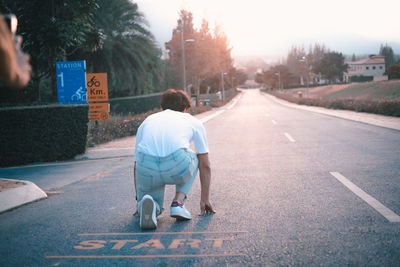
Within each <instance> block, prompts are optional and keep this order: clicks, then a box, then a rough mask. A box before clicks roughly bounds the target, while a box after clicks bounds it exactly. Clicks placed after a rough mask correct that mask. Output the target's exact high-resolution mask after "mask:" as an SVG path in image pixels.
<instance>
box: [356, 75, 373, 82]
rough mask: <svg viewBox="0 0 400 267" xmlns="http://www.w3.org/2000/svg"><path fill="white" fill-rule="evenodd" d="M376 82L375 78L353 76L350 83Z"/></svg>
mask: <svg viewBox="0 0 400 267" xmlns="http://www.w3.org/2000/svg"><path fill="white" fill-rule="evenodd" d="M373 80H374V76H362V75H361V76H351V77H350V82H352V83H353V82H371V81H373Z"/></svg>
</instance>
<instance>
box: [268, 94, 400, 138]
mask: <svg viewBox="0 0 400 267" xmlns="http://www.w3.org/2000/svg"><path fill="white" fill-rule="evenodd" d="M264 95H265V96H266V97H268V98H269V99H271V100H272V101H275V102H277V103H279V104H281V105H285V106H288V107H292V108H297V109H302V110H308V111H312V112H317V113H321V114H325V115H329V116H334V117H339V118H342V119H347V120H353V121H358V122H363V123H367V124H371V125H375V126H380V127H385V128H389V129H394V130H398V131H400V118H398V117H391V116H383V115H377V114H371V113H364V112H355V111H350V110H337V109H327V108H322V107H314V106H305V105H297V104H293V103H290V102H288V101H286V100H283V99H280V98H277V97H276V96H272V95H270V94H266V93H264Z"/></svg>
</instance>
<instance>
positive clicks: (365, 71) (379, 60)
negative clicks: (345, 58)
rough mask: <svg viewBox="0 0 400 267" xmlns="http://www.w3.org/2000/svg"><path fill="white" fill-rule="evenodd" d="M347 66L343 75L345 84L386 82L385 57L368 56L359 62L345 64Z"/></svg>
mask: <svg viewBox="0 0 400 267" xmlns="http://www.w3.org/2000/svg"><path fill="white" fill-rule="evenodd" d="M346 64H348V68H347V72H345V73H344V81H345V82H356V81H382V80H387V79H388V77H387V75H384V73H385V71H386V69H385V57H384V56H381V55H378V56H370V57H369V58H367V59H362V60H359V61H350V62H346Z"/></svg>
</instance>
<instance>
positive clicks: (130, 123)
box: [87, 90, 239, 147]
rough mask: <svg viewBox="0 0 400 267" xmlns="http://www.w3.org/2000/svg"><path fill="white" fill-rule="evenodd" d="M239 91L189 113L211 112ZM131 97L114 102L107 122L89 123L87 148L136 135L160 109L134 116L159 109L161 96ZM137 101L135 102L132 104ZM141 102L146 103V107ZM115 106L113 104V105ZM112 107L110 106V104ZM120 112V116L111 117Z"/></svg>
mask: <svg viewBox="0 0 400 267" xmlns="http://www.w3.org/2000/svg"><path fill="white" fill-rule="evenodd" d="M238 93H239V91H237V90H232V91H229V93H227V99H226V100H225V101H216V102H212V103H210V106H197V107H191V108H190V109H189V113H190V114H192V115H196V114H199V113H202V112H205V111H209V110H211V109H212V108H213V107H220V106H223V105H224V104H226V103H227V102H229V101H230V100H231V99H232V98H233V97H235V96H236V95H237V94H238ZM148 98H149V99H148V100H146V97H145V96H144V97H132V98H127V99H123V98H121V99H117V100H116V102H118V103H119V104H120V106H119V107H118V108H115V109H113V108H111V114H112V115H111V117H110V120H109V121H98V122H93V121H91V122H90V123H89V127H88V137H87V147H93V146H95V145H99V144H103V143H107V142H110V141H112V140H115V139H118V138H123V137H127V136H133V135H136V132H137V130H138V128H139V126H140V124H141V123H142V122H143V121H144V120H145V119H146V118H147V116H149V115H151V114H153V113H155V112H159V111H160V109H153V110H151V111H147V112H145V113H141V114H134V113H135V112H138V110H146V107H155V106H157V107H159V106H160V99H161V94H154V95H151V96H149V97H148ZM132 101H137V102H132ZM143 101H147V102H145V103H147V104H146V105H145V104H143V103H142V102H143ZM135 103H140V107H139V108H140V109H138V108H137V107H134V108H135V110H134V109H133V107H132V106H135ZM114 104H115V103H114ZM111 107H112V104H111ZM117 112H120V115H113V114H115V113H117Z"/></svg>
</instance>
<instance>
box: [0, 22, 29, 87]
mask: <svg viewBox="0 0 400 267" xmlns="http://www.w3.org/2000/svg"><path fill="white" fill-rule="evenodd" d="M21 44H22V37H21V36H15V40H13V36H12V34H11V32H10V30H9V29H8V27H7V24H6V22H5V21H4V18H3V16H2V15H0V80H1V81H2V82H3V83H5V84H6V85H8V86H10V87H12V88H23V87H25V86H26V85H27V84H28V82H29V80H30V78H31V73H30V72H31V65H30V64H29V58H30V57H29V55H27V54H25V53H24V52H22V50H21Z"/></svg>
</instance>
